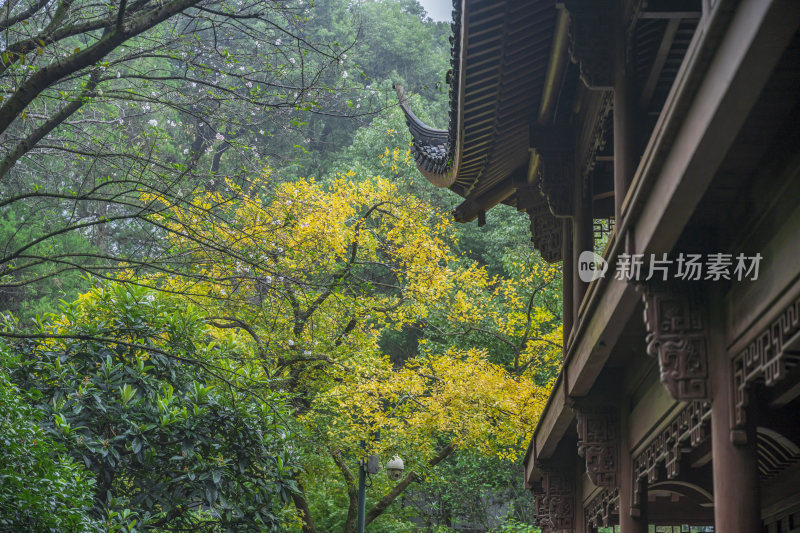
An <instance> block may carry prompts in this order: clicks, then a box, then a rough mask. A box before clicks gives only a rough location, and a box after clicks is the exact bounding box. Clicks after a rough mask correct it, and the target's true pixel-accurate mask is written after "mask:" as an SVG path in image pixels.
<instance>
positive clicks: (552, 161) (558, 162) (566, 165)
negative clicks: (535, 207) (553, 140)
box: [537, 146, 575, 217]
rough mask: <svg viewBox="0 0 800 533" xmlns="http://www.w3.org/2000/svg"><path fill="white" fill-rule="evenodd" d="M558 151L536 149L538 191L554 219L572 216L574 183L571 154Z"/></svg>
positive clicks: (573, 167) (561, 150) (562, 149)
mask: <svg viewBox="0 0 800 533" xmlns="http://www.w3.org/2000/svg"><path fill="white" fill-rule="evenodd" d="M564 148H566V147H565V146H562V147H561V149H560V150H548V149H537V152H538V153H539V158H540V162H539V189H540V190H541V191H542V195H543V196H544V197H545V199H547V206H548V207H549V208H550V212H551V213H552V214H553V216H555V217H569V216H572V211H573V206H572V204H573V200H572V189H573V183H574V182H575V166H574V165H573V163H572V160H573V157H574V156H573V154H571V153H570V152H568V151H566V150H565V149H564Z"/></svg>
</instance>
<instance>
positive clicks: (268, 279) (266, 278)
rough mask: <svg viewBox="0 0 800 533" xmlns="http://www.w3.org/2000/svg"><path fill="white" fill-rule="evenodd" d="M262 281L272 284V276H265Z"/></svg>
mask: <svg viewBox="0 0 800 533" xmlns="http://www.w3.org/2000/svg"><path fill="white" fill-rule="evenodd" d="M264 280H266V282H267V283H272V276H266V277H265V278H264Z"/></svg>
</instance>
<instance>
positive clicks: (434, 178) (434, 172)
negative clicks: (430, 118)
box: [392, 83, 455, 187]
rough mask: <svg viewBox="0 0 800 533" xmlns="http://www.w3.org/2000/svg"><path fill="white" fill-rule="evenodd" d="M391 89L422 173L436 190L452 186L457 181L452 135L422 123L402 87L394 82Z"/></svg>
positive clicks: (412, 152) (415, 159) (412, 151)
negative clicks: (404, 120)
mask: <svg viewBox="0 0 800 533" xmlns="http://www.w3.org/2000/svg"><path fill="white" fill-rule="evenodd" d="M392 87H393V88H394V90H395V92H396V93H397V99H398V101H399V103H400V109H402V110H403V114H404V115H405V117H406V125H407V126H408V130H409V132H410V133H411V141H412V142H411V154H412V155H413V156H414V161H416V163H417V167H418V168H419V171H420V172H421V173H422V175H423V176H425V177H426V178H427V179H428V181H430V182H431V183H433V184H434V185H436V186H437V187H450V186H451V185H453V182H454V181H455V175H454V173H453V172H452V165H453V157H452V151H453V150H452V143H451V141H450V132H449V131H448V130H440V129H436V128H432V127H430V126H428V125H427V124H425V123H424V122H422V121H421V120H420V119H419V118H418V117H417V115H415V114H414V112H413V111H411V108H410V107H409V106H408V99H407V98H406V95H405V91H404V90H403V86H402V85H400V84H399V83H395V84H393V85H392Z"/></svg>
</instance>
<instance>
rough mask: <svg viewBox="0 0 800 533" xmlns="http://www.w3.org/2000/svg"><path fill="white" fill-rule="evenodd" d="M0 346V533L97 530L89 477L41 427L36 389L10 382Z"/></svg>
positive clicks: (5, 352)
mask: <svg viewBox="0 0 800 533" xmlns="http://www.w3.org/2000/svg"><path fill="white" fill-rule="evenodd" d="M9 364H11V353H10V352H9V350H8V347H7V346H6V345H4V344H2V343H0V530H2V531H30V532H32V533H38V532H46V531H75V532H89V531H100V523H99V521H97V520H95V519H94V518H93V517H92V516H91V509H92V499H91V494H92V492H93V491H94V488H95V486H94V479H92V478H91V477H90V476H89V475H88V473H87V471H86V470H85V469H84V468H83V466H82V465H80V464H78V463H77V462H75V460H74V459H72V458H71V457H70V456H69V455H68V454H67V452H66V449H65V448H64V447H63V446H62V445H60V444H58V443H57V442H56V441H55V440H54V439H53V437H52V436H51V435H49V434H48V433H47V432H46V431H45V430H43V429H42V427H41V426H40V422H41V420H42V418H43V413H42V412H41V411H40V410H39V409H37V408H35V407H33V406H32V405H31V404H32V403H34V402H36V401H38V400H39V399H40V398H39V396H40V395H39V394H38V393H37V391H35V390H34V391H31V392H27V391H25V390H21V389H20V388H19V387H18V386H17V385H16V384H14V383H13V382H12V381H10V380H9V377H8V374H7V370H6V367H7V365H9Z"/></svg>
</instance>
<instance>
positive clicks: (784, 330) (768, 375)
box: [733, 299, 800, 440]
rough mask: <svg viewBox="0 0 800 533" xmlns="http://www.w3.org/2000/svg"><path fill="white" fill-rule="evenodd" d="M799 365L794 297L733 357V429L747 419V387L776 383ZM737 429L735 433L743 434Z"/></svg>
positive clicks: (798, 308)
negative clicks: (778, 314)
mask: <svg viewBox="0 0 800 533" xmlns="http://www.w3.org/2000/svg"><path fill="white" fill-rule="evenodd" d="M798 364H800V299H798V300H795V301H794V302H793V303H792V304H790V305H789V306H788V307H787V308H786V309H784V310H783V312H782V313H781V315H780V316H779V317H778V318H777V319H776V320H774V321H773V322H772V323H771V324H770V325H769V327H767V328H766V329H764V331H762V332H761V333H760V334H759V335H758V336H757V337H756V338H755V340H753V342H751V343H750V344H749V345H748V346H747V347H746V348H745V349H744V350H742V351H741V352H740V353H739V354H738V355H736V357H734V359H733V381H734V401H735V405H734V421H733V422H734V428H742V427H744V425H745V423H746V422H747V417H746V407H747V405H748V403H749V397H748V389H749V388H751V387H752V386H754V385H756V384H764V385H765V386H767V387H770V386H773V385H775V384H776V383H778V382H779V381H781V380H783V379H784V378H785V377H786V376H787V374H788V373H789V371H790V370H791V369H792V368H794V367H796V366H797V365H798ZM742 434H743V433H741V432H737V433H736V434H735V435H734V436H735V437H737V436H738V437H740V436H741V435H742ZM737 440H741V439H740V438H739V439H737Z"/></svg>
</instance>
